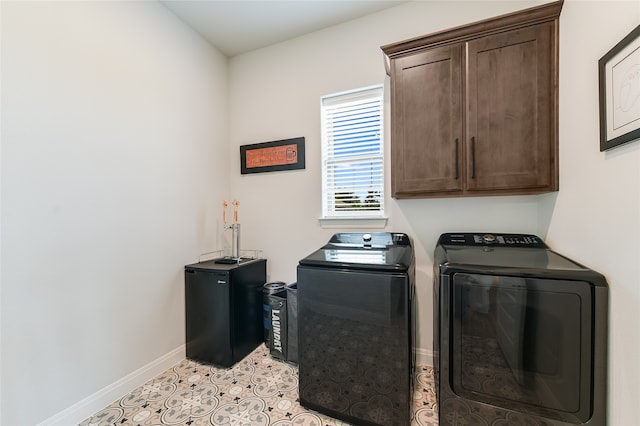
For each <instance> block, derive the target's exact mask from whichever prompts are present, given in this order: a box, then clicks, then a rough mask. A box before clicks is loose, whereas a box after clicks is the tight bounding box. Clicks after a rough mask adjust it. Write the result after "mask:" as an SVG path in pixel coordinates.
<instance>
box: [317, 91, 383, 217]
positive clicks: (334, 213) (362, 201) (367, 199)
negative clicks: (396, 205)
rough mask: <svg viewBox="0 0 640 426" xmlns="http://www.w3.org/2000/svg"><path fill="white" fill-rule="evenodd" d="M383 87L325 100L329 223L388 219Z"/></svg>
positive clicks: (324, 156) (324, 154)
mask: <svg viewBox="0 0 640 426" xmlns="http://www.w3.org/2000/svg"><path fill="white" fill-rule="evenodd" d="M382 93H383V91H382V86H373V87H367V88H364V89H358V90H354V91H350V92H344V93H337V94H333V95H327V96H323V97H322V98H321V102H322V105H321V110H322V112H321V126H322V190H323V191H322V194H323V195H322V196H323V200H322V213H323V217H324V218H367V217H382V216H383V215H384V149H383V148H384V143H383V134H384V133H383V131H382V123H383V114H382V113H383V102H382Z"/></svg>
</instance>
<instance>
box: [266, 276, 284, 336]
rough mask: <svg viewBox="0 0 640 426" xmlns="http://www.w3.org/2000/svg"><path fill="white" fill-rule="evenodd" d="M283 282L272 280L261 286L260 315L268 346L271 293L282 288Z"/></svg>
mask: <svg viewBox="0 0 640 426" xmlns="http://www.w3.org/2000/svg"><path fill="white" fill-rule="evenodd" d="M285 285H286V284H285V283H283V282H282V281H274V282H270V283H266V284H265V285H264V286H263V287H262V294H263V296H262V315H263V329H264V343H265V345H267V347H269V336H270V333H271V306H270V300H271V299H270V297H271V295H273V294H275V293H278V292H279V291H282V290H284V287H285Z"/></svg>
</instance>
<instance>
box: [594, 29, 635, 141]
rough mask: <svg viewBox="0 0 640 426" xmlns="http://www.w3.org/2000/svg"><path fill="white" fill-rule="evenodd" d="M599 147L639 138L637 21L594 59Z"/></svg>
mask: <svg viewBox="0 0 640 426" xmlns="http://www.w3.org/2000/svg"><path fill="white" fill-rule="evenodd" d="M598 80H599V81H598V86H599V94H600V151H605V150H608V149H611V148H614V147H617V146H619V145H622V144H624V143H627V142H631V141H634V140H637V139H640V25H638V26H637V27H636V28H635V29H634V30H633V31H631V32H630V33H629V34H628V35H627V36H625V37H624V38H623V39H622V40H621V41H620V42H619V43H618V44H616V45H615V46H614V47H613V48H612V49H611V50H609V51H608V52H607V53H606V54H605V55H604V56H603V57H602V58H600V60H599V61H598Z"/></svg>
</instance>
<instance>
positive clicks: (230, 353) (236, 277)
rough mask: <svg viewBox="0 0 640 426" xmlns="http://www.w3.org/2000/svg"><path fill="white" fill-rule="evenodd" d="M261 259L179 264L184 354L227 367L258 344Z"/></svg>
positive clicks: (260, 336)
mask: <svg viewBox="0 0 640 426" xmlns="http://www.w3.org/2000/svg"><path fill="white" fill-rule="evenodd" d="M266 278H267V261H266V259H255V260H249V261H245V262H243V263H239V264H238V263H234V264H231V265H229V264H220V263H216V262H215V260H209V261H206V262H200V263H194V264H191V265H187V266H185V280H184V281H185V283H184V284H185V314H186V352H187V358H189V359H193V360H197V361H201V362H205V363H209V364H214V365H217V366H221V367H231V366H232V365H234V364H235V363H236V362H238V361H240V360H241V359H242V358H244V357H245V356H247V355H248V354H249V353H250V352H251V351H252V350H254V349H255V348H256V347H257V346H258V345H259V344H261V343H262V342H263V330H262V327H263V324H262V286H263V285H264V284H265V282H266Z"/></svg>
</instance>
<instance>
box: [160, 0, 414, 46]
mask: <svg viewBox="0 0 640 426" xmlns="http://www.w3.org/2000/svg"><path fill="white" fill-rule="evenodd" d="M406 1H407V0H190V1H182V0H164V1H162V3H163V4H164V5H165V6H166V7H167V8H168V9H169V10H171V11H172V12H173V13H174V14H175V15H177V16H178V17H179V18H180V19H182V20H183V21H184V22H186V23H187V24H188V25H189V26H190V27H191V28H193V29H194V30H195V31H197V32H198V33H200V34H201V35H202V36H203V37H205V38H206V39H207V40H209V41H210V42H211V43H212V44H213V45H214V46H215V47H216V48H217V49H218V50H220V51H221V52H222V53H224V54H225V55H227V56H229V57H232V56H236V55H239V54H242V53H245V52H249V51H251V50H255V49H259V48H262V47H265V46H269V45H271V44H275V43H279V42H282V41H285V40H288V39H291V38H295V37H298V36H301V35H303V34H307V33H311V32H313V31H317V30H321V29H323V28H327V27H330V26H333V25H337V24H340V23H343V22H346V21H350V20H352V19H356V18H360V17H362V16H365V15H368V14H371V13H375V12H378V11H381V10H383V9H387V8H390V7H394V6H398V5H400V4H402V3H405V2H406Z"/></svg>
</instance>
